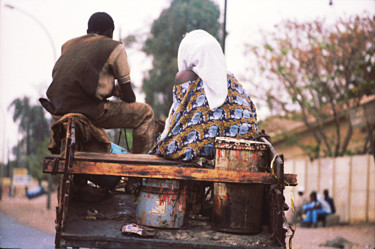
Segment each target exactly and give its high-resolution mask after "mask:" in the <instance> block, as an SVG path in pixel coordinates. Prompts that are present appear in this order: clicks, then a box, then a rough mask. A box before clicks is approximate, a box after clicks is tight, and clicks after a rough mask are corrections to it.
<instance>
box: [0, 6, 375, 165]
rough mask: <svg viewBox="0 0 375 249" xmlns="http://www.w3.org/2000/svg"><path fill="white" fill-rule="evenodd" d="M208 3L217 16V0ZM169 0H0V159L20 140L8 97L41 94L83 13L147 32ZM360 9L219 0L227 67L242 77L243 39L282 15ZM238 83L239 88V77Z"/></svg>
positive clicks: (120, 32) (133, 59)
mask: <svg viewBox="0 0 375 249" xmlns="http://www.w3.org/2000/svg"><path fill="white" fill-rule="evenodd" d="M212 1H213V2H215V3H217V4H218V5H219V7H220V9H221V11H222V13H223V12H224V11H223V9H224V2H225V0H212ZM170 2H171V0H106V1H103V0H0V109H1V110H0V127H1V129H0V162H5V161H6V160H7V155H8V150H9V149H10V148H11V147H13V146H14V145H15V144H16V143H17V141H18V140H19V139H21V135H20V134H19V132H18V126H17V125H16V124H14V123H13V121H12V114H13V113H12V110H11V109H8V106H9V105H10V103H11V102H12V101H13V100H14V99H16V98H23V97H24V96H28V97H30V99H31V103H32V104H37V103H38V98H39V97H45V91H46V89H47V87H48V85H49V83H50V82H51V80H52V77H51V75H52V68H53V66H54V62H55V61H56V60H57V58H58V56H59V55H60V48H61V45H62V44H63V43H64V42H65V41H67V40H69V39H71V38H73V37H77V36H80V35H83V34H85V33H86V29H87V21H88V19H89V17H90V16H91V14H93V13H95V12H97V11H104V12H107V13H109V14H110V15H111V16H112V17H113V19H114V22H115V32H114V39H118V38H119V37H120V36H121V37H125V36H127V35H128V34H133V33H142V34H145V35H147V34H148V33H149V31H150V28H151V24H152V22H153V21H154V20H155V19H157V18H158V17H159V15H160V12H161V11H162V10H163V9H165V8H168V7H169V5H170ZM6 5H11V6H13V7H14V8H9V7H7V6H6ZM364 11H367V13H369V14H370V15H375V1H374V0H333V5H329V0H262V1H259V0H227V32H228V36H227V39H226V50H225V53H226V60H227V66H228V70H229V71H231V72H232V73H234V74H235V75H236V76H239V77H240V76H241V75H244V74H245V73H246V69H247V68H248V67H249V66H252V65H251V61H249V60H248V59H247V58H246V56H245V55H244V51H245V44H246V43H248V44H252V45H256V44H257V43H258V42H259V41H260V38H259V37H260V36H259V30H269V31H272V30H274V26H275V24H278V23H280V22H281V21H282V20H286V19H292V20H298V21H311V20H314V19H316V18H325V19H327V21H331V22H334V20H336V19H337V18H339V17H342V16H349V15H356V14H359V15H363V14H364ZM221 21H223V15H222V16H221ZM138 47H140V46H138ZM126 49H127V53H128V59H129V64H130V68H131V77H132V80H133V82H134V84H135V86H136V89H135V92H136V95H137V101H140V102H143V101H144V95H143V94H142V92H141V91H140V87H141V83H142V78H143V75H144V74H145V73H146V72H147V71H148V70H149V69H150V67H151V63H150V59H149V58H147V57H146V56H145V55H144V54H143V53H141V52H140V51H139V50H138V49H136V48H133V49H130V48H126ZM176 56H177V55H176ZM242 83H243V84H244V85H245V88H246V82H242ZM253 94H254V93H253ZM256 94H257V93H255V95H256ZM259 94H261V93H259ZM255 105H257V103H255ZM257 109H258V117H259V119H263V118H265V117H266V116H267V113H268V112H267V110H265V109H264V108H262V106H257Z"/></svg>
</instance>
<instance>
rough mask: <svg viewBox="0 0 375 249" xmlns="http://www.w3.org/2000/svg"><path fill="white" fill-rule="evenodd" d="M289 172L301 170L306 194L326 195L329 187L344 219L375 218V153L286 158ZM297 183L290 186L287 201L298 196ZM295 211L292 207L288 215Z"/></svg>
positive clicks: (362, 220)
mask: <svg viewBox="0 0 375 249" xmlns="http://www.w3.org/2000/svg"><path fill="white" fill-rule="evenodd" d="M285 173H293V174H297V180H298V186H304V188H305V197H306V198H307V199H309V194H310V192H311V191H313V190H315V191H317V192H318V193H319V194H321V195H323V190H324V189H328V190H329V193H330V195H331V196H332V197H333V198H334V201H335V205H336V210H337V211H336V213H337V214H338V215H339V216H340V222H345V223H347V222H348V223H359V222H375V164H374V158H373V156H372V155H360V156H353V157H338V158H322V159H317V160H314V161H313V162H311V161H310V160H309V159H306V160H288V161H285ZM298 186H297V187H286V189H285V192H284V194H285V198H286V202H287V204H288V205H289V207H290V206H291V196H292V195H293V196H294V199H296V198H298V196H297V189H298ZM291 215H292V212H291V208H290V209H289V211H288V212H287V218H288V219H290V217H291Z"/></svg>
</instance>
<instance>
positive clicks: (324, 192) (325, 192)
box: [323, 189, 329, 197]
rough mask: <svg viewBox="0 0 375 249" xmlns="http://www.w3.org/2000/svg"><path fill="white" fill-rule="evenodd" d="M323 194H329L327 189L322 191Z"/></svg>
mask: <svg viewBox="0 0 375 249" xmlns="http://www.w3.org/2000/svg"><path fill="white" fill-rule="evenodd" d="M323 194H324V197H328V195H329V193H328V189H325V190H324V191H323Z"/></svg>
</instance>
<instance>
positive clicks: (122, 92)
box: [113, 82, 136, 103]
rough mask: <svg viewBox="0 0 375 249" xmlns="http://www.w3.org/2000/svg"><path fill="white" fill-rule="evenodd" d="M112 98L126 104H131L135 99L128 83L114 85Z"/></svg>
mask: <svg viewBox="0 0 375 249" xmlns="http://www.w3.org/2000/svg"><path fill="white" fill-rule="evenodd" d="M113 96H115V97H119V98H120V99H121V100H122V101H125V102H128V103H133V102H135V99H136V98H135V94H134V91H133V89H132V87H131V83H130V82H127V83H122V84H118V85H116V87H115V89H114V91H113Z"/></svg>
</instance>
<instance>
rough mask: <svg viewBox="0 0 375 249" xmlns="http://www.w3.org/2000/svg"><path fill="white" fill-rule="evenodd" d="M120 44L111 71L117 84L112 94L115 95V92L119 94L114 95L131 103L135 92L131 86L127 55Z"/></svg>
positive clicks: (133, 100)
mask: <svg viewBox="0 0 375 249" xmlns="http://www.w3.org/2000/svg"><path fill="white" fill-rule="evenodd" d="M120 46H121V48H119V49H120V51H119V54H118V56H117V57H116V59H115V60H114V63H113V72H114V75H115V78H116V79H117V81H118V86H119V87H118V88H117V91H116V89H115V91H114V96H116V95H115V94H118V95H119V96H116V97H120V99H121V100H123V101H125V102H128V103H133V102H135V94H134V91H133V89H132V86H131V80H130V68H129V64H128V57H127V54H126V51H125V48H124V47H123V45H120Z"/></svg>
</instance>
